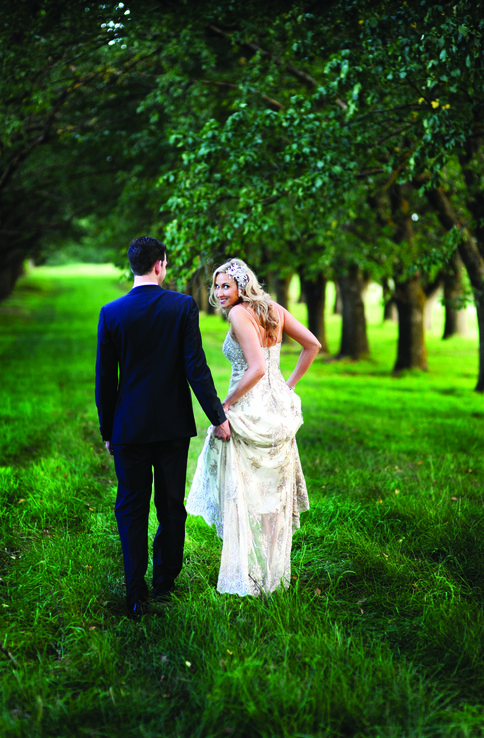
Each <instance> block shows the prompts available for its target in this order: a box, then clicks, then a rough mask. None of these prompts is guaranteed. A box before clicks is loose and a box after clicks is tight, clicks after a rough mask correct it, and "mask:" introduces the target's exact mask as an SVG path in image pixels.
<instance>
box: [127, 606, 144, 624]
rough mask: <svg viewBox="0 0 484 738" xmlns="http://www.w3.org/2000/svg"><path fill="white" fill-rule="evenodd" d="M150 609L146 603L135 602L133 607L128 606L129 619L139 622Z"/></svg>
mask: <svg viewBox="0 0 484 738" xmlns="http://www.w3.org/2000/svg"><path fill="white" fill-rule="evenodd" d="M148 609H149V608H148V605H147V603H146V602H135V603H134V604H133V605H128V618H129V619H130V620H135V621H136V622H139V621H140V620H141V618H142V617H143V615H146V613H147V612H148Z"/></svg>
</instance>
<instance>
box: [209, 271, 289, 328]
mask: <svg viewBox="0 0 484 738" xmlns="http://www.w3.org/2000/svg"><path fill="white" fill-rule="evenodd" d="M217 274H228V275H229V276H231V277H232V278H233V279H234V280H235V282H236V284H237V287H238V291H239V301H240V302H246V303H248V305H249V306H250V307H251V308H252V310H253V311H254V313H255V316H256V318H257V320H258V322H259V324H260V326H261V327H262V328H263V329H264V330H265V332H266V336H267V338H268V339H269V341H274V340H276V338H277V335H278V332H279V317H278V315H277V311H276V309H275V308H274V303H273V300H272V298H271V296H270V295H269V294H268V293H267V292H264V290H263V289H262V287H261V285H260V284H259V281H258V279H257V277H256V276H255V274H254V272H253V271H252V269H249V267H248V266H247V264H246V263H245V262H244V261H242V259H229V261H227V262H225V264H222V265H221V266H219V267H217V269H216V270H215V271H214V273H213V276H212V284H211V287H210V295H209V301H210V304H211V305H213V306H214V307H218V305H219V301H218V300H217V298H216V297H215V280H216V278H217ZM229 311H230V308H229V309H228V311H227V312H229Z"/></svg>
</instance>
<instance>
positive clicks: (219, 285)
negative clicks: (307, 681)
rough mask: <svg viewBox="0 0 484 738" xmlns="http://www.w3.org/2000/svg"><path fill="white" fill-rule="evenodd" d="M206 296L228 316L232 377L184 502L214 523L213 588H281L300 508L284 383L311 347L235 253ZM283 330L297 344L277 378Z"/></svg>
mask: <svg viewBox="0 0 484 738" xmlns="http://www.w3.org/2000/svg"><path fill="white" fill-rule="evenodd" d="M211 298H212V301H215V300H216V301H217V304H219V305H220V306H221V307H222V309H223V310H225V311H227V313H228V319H229V323H230V329H229V331H228V333H227V336H226V338H225V341H224V345H223V353H224V355H225V356H226V358H227V359H228V360H229V361H230V363H231V365H232V375H231V378H230V386H229V392H228V395H227V397H226V399H225V400H224V402H223V406H224V410H225V412H226V414H227V418H228V419H229V422H230V429H231V437H230V439H229V440H228V441H227V442H224V441H222V440H220V439H218V438H217V437H216V434H215V433H214V429H213V428H210V429H209V431H208V434H207V438H206V441H205V445H204V447H203V450H202V453H201V454H200V457H199V459H198V465H197V470H196V472H195V477H194V479H193V483H192V487H191V490H190V494H189V496H188V500H187V505H186V508H187V511H188V512H189V513H191V514H193V515H201V516H203V518H204V519H205V521H206V522H207V523H208V524H209V525H212V524H215V526H216V530H217V533H218V535H219V536H220V537H221V538H222V539H223V546H222V561H221V566H220V572H219V578H218V583H217V590H218V591H219V592H229V593H232V594H238V595H247V594H251V595H259V594H261V593H268V592H272V591H273V590H274V589H276V588H278V587H280V586H281V585H282V586H285V587H288V586H289V581H290V573H291V562H290V555H291V544H292V533H293V530H294V529H295V528H299V513H300V512H302V511H303V510H307V509H308V507H309V502H308V495H307V490H306V483H305V481H304V477H303V473H302V469H301V463H300V461H299V454H298V450H297V445H296V439H295V435H296V431H297V430H298V428H299V427H300V425H301V424H302V422H303V421H302V414H301V400H300V398H299V397H298V395H296V393H295V392H294V387H295V385H296V383H297V382H298V381H299V379H300V378H301V377H302V375H303V374H304V373H305V372H306V371H307V369H308V368H309V366H310V365H311V363H312V361H313V360H314V358H315V356H316V354H317V353H318V351H319V349H320V348H321V345H320V343H319V341H318V340H317V339H316V337H315V336H314V335H313V334H312V333H311V332H310V331H309V330H308V329H307V328H305V327H304V326H303V325H302V323H300V322H299V321H298V320H296V319H295V318H294V317H293V316H292V315H291V314H290V313H289V312H288V311H287V310H285V309H284V308H282V307H281V306H280V305H278V304H277V303H275V302H273V301H272V300H271V298H270V296H269V295H267V294H266V293H265V292H264V291H263V290H262V288H261V286H260V285H259V283H258V281H257V278H256V277H255V275H254V273H253V272H252V271H251V270H250V269H249V268H248V267H247V265H246V264H245V263H244V262H243V261H241V260H240V259H231V260H230V261H229V262H227V263H226V264H224V265H223V266H221V267H219V268H218V269H217V270H216V272H215V273H214V276H213V282H212V290H211ZM283 331H284V332H286V333H287V334H288V335H289V336H290V337H291V338H293V339H295V340H296V341H298V342H299V344H300V345H301V346H302V351H301V354H300V356H299V360H298V362H297V364H296V367H295V369H294V371H293V372H292V374H291V376H290V377H289V379H288V380H287V382H286V381H285V380H284V377H283V376H282V373H281V370H280V368H279V359H280V349H281V340H282V333H283Z"/></svg>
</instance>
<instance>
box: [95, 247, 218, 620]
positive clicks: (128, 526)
mask: <svg viewBox="0 0 484 738" xmlns="http://www.w3.org/2000/svg"><path fill="white" fill-rule="evenodd" d="M128 258H129V263H130V266H131V270H132V272H133V274H134V285H133V288H132V289H131V291H130V292H128V294H127V295H125V296H123V297H120V298H118V299H117V300H115V301H114V302H111V303H109V304H108V305H105V306H104V307H103V308H102V309H101V314H100V317H99V327H98V346H97V362H96V405H97V408H98V414H99V423H100V430H101V435H102V437H103V439H104V441H105V442H106V448H107V449H108V451H109V453H110V454H112V455H113V456H114V464H115V468H116V476H117V478H118V493H117V497H116V506H115V515H116V520H117V524H118V530H119V535H120V538H121V546H122V550H123V559H124V571H125V579H126V597H127V605H128V613H129V614H130V616H131V617H133V618H135V619H137V618H139V617H140V616H141V614H142V613H143V605H144V604H145V603H146V602H147V600H148V587H147V584H146V582H145V573H146V570H147V567H148V515H149V509H150V498H151V492H152V484H153V472H154V481H155V487H154V497H155V506H156V514H157V518H158V522H159V526H158V531H157V533H156V535H155V538H154V541H153V580H152V582H153V598H155V599H163V598H165V597H167V596H169V593H170V592H171V591H172V590H173V588H174V581H175V578H176V577H177V576H178V574H179V573H180V571H181V568H182V561H183V544H184V540H185V520H186V511H185V506H184V504H183V502H184V497H185V482H186V467H187V457H188V446H189V443H190V437H191V436H195V435H196V426H195V420H194V417H193V409H192V401H191V395H190V387H189V385H190V386H191V387H192V389H193V391H194V393H195V396H196V398H197V400H198V402H199V403H200V405H201V406H202V408H203V410H204V411H205V413H206V415H207V417H208V418H209V420H210V422H211V423H212V424H213V425H214V426H216V428H215V431H214V433H215V435H216V437H218V438H220V439H222V440H227V439H228V438H229V437H230V428H229V423H228V420H227V419H226V417H225V413H224V411H223V408H222V404H221V402H220V400H219V398H218V397H217V394H216V392H215V387H214V384H213V380H212V375H211V373H210V370H209V368H208V366H207V362H206V359H205V354H204V352H203V349H202V342H201V337H200V329H199V324H198V309H197V305H196V303H195V301H194V299H193V298H192V297H189V296H188V295H183V294H180V293H178V292H171V291H169V290H164V289H162V288H161V285H162V283H163V280H164V279H165V277H166V266H167V262H166V248H165V245H164V244H162V243H161V242H160V241H158V240H157V239H156V238H151V237H150V236H141V237H140V238H135V240H134V241H132V243H131V245H130V247H129V251H128Z"/></svg>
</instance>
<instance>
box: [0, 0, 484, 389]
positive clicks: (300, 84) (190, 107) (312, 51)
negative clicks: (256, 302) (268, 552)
mask: <svg viewBox="0 0 484 738" xmlns="http://www.w3.org/2000/svg"><path fill="white" fill-rule="evenodd" d="M32 7H33V6H32V4H31V3H28V2H26V1H25V0H19V1H18V2H17V3H15V4H12V7H11V8H10V10H9V11H8V13H7V14H6V15H7V16H10V17H6V19H5V21H3V23H4V25H2V27H1V33H2V36H3V37H2V39H0V40H1V41H2V52H1V53H2V55H3V60H2V61H3V67H4V70H6V71H8V74H4V75H2V80H3V81H2V83H1V84H2V87H3V90H2V92H3V95H2V98H3V99H4V100H6V101H7V105H6V108H5V112H4V113H2V118H3V120H2V143H1V146H2V150H1V165H2V170H1V178H0V238H1V242H0V260H1V261H0V294H6V293H7V292H8V290H9V289H10V287H11V285H12V283H13V282H14V280H15V278H16V276H17V275H18V273H19V270H20V268H21V264H22V262H23V259H24V258H25V256H26V255H37V257H38V258H39V257H41V255H42V254H45V253H46V252H47V251H48V249H49V248H52V245H53V244H54V246H55V244H56V239H55V237H57V238H65V235H66V233H68V232H69V233H75V232H76V230H77V232H78V233H79V235H81V234H80V231H79V229H80V225H79V224H80V222H84V223H85V221H82V220H81V219H82V218H84V219H85V218H86V217H89V220H88V222H89V227H90V228H89V232H88V235H89V237H90V238H91V239H97V241H98V242H99V244H100V245H103V244H110V245H116V246H117V249H118V251H119V252H120V253H121V251H123V252H124V251H125V248H126V243H127V242H128V241H129V240H130V238H131V236H132V235H133V234H134V233H140V232H146V231H149V232H151V233H154V234H155V235H159V236H161V237H162V238H164V240H165V241H166V242H167V244H168V246H169V249H170V265H171V267H172V268H173V269H174V270H175V271H176V274H177V275H178V278H179V279H180V281H181V282H184V283H186V281H187V280H188V279H189V278H194V277H195V278H197V276H198V277H200V275H206V274H207V273H208V271H209V270H210V269H211V267H212V266H213V265H214V264H215V263H217V262H219V261H220V260H221V259H223V258H225V256H227V255H232V256H235V255H238V256H242V257H244V258H246V259H247V260H248V261H249V262H250V263H251V265H253V266H254V268H255V269H256V270H257V271H258V272H259V273H260V274H261V275H262V276H265V277H266V278H267V279H268V280H271V283H272V284H273V285H274V288H275V289H276V291H277V294H278V298H279V299H280V300H281V301H282V302H284V300H285V289H287V284H288V280H289V279H290V277H291V275H292V274H293V273H295V272H297V273H299V275H300V277H301V284H302V289H303V292H304V295H305V300H306V303H307V306H308V317H309V324H310V326H311V328H312V329H313V330H314V331H315V332H316V333H317V334H318V335H319V337H320V340H321V342H322V344H323V346H324V345H325V336H324V321H323V320H322V319H321V316H322V310H323V307H324V296H325V285H326V282H327V280H328V279H334V280H335V281H337V283H338V285H339V289H340V294H341V299H342V306H343V309H342V314H343V321H342V326H343V327H342V344H341V350H340V355H349V356H352V357H353V358H358V357H359V356H360V355H361V354H364V353H366V352H367V351H368V343H367V339H366V327H365V318H364V309H363V299H362V293H363V290H364V288H365V285H366V284H367V283H368V281H369V280H370V279H371V280H377V281H379V282H380V283H381V284H382V285H383V288H384V290H385V294H386V297H387V301H388V303H389V304H391V303H393V304H394V305H396V308H397V311H398V321H399V339H398V350H397V359H396V364H395V369H396V370H400V369H404V368H413V367H419V368H425V367H426V352H425V338H424V309H425V304H426V302H427V300H428V298H429V296H430V295H432V294H434V293H435V290H436V289H437V287H438V286H443V288H444V296H445V304H446V307H447V316H448V321H449V323H448V331H447V335H450V334H451V333H452V331H453V328H452V323H453V322H455V320H456V308H458V307H460V306H461V305H462V304H464V302H465V299H466V296H465V294H464V293H463V291H462V266H461V265H463V267H464V269H465V271H466V274H467V275H468V283H469V284H470V285H471V289H472V293H473V299H474V300H475V304H476V309H477V318H478V325H479V335H480V369H479V377H478V382H477V388H476V389H477V390H478V391H484V184H483V158H484V157H483V151H484V148H483V145H482V144H483V137H484V132H483V121H484V110H483V108H484V105H483V96H484V75H483V70H482V51H483V49H482V42H483V32H484V22H483V20H482V16H483V12H482V11H483V3H482V2H481V1H479V0H478V1H477V2H476V1H471V0H454V2H441V3H439V2H433V1H430V0H419V1H418V2H414V1H413V0H408V2H406V3H401V2H396V1H394V0H376V1H373V2H368V0H333V2H328V3H324V4H322V3H319V2H316V1H315V0H306V1H305V2H304V1H301V2H289V1H288V2H283V1H282V0H278V2H265V3H260V2H259V3H257V2H254V1H253V0H252V1H250V0H249V2H246V3H244V4H243V5H242V4H239V3H232V2H228V1H227V2H220V0H219V1H218V2H214V1H213V0H199V2H197V3H196V4H194V3H189V2H185V3H184V2H177V3H173V4H172V3H167V2H161V0H160V2H159V3H157V2H155V0H147V1H146V2H143V3H137V4H136V7H133V8H130V7H128V6H124V5H123V4H122V3H106V4H103V5H98V4H96V5H94V4H93V5H91V4H90V3H89V2H84V3H82V4H80V3H79V4H78V3H75V2H70V3H65V2H61V1H60V0H44V2H41V3H38V4H36V5H35V6H34V7H35V11H34V12H32ZM123 258H124V257H123Z"/></svg>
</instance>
